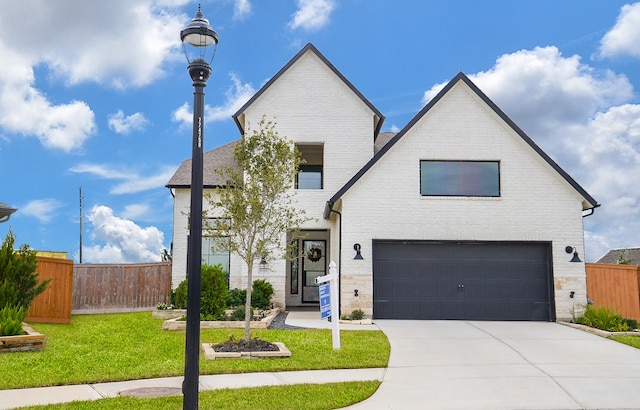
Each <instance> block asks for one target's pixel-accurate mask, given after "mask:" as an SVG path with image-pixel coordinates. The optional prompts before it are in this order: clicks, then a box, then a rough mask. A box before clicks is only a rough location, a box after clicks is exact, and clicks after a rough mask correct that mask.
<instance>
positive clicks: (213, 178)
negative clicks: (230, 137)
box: [165, 140, 238, 188]
mask: <svg viewBox="0 0 640 410" xmlns="http://www.w3.org/2000/svg"><path fill="white" fill-rule="evenodd" d="M237 142H238V141H237V140H236V141H232V142H229V143H227V144H225V145H223V146H221V147H218V148H215V149H212V150H210V151H207V152H205V153H204V156H203V161H202V168H203V172H204V174H203V181H202V182H203V187H205V188H215V187H219V186H222V185H224V183H225V181H224V180H223V179H222V178H221V177H220V176H219V175H218V174H217V173H216V172H215V170H216V169H218V168H220V167H229V166H237V164H236V162H235V160H234V158H233V150H234V148H235V146H236V143H237ZM165 186H166V187H167V188H189V187H190V186H191V158H189V159H187V160H185V161H183V162H182V164H180V167H179V168H178V170H177V171H176V172H175V174H173V177H171V179H170V180H169V182H168V183H167V185H165Z"/></svg>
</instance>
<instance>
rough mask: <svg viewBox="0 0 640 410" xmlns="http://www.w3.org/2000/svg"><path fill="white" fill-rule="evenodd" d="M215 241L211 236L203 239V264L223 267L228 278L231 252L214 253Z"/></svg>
mask: <svg viewBox="0 0 640 410" xmlns="http://www.w3.org/2000/svg"><path fill="white" fill-rule="evenodd" d="M213 249H214V239H213V238H212V237H210V236H204V237H203V238H202V264H203V265H209V266H215V265H222V267H223V268H224V270H225V272H227V276H228V275H229V251H228V250H226V249H225V250H218V249H216V250H215V252H214V250H213Z"/></svg>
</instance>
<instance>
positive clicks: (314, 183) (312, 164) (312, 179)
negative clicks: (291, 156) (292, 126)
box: [296, 144, 324, 189]
mask: <svg viewBox="0 0 640 410" xmlns="http://www.w3.org/2000/svg"><path fill="white" fill-rule="evenodd" d="M296 147H297V148H298V152H300V157H301V158H302V160H303V161H302V164H300V167H299V170H298V175H296V188H297V189H322V188H323V185H324V146H323V145H322V144H304V145H297V146H296Z"/></svg>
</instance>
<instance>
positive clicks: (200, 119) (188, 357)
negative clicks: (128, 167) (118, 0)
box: [180, 6, 218, 410]
mask: <svg viewBox="0 0 640 410" xmlns="http://www.w3.org/2000/svg"><path fill="white" fill-rule="evenodd" d="M180 40H181V41H182V48H183V49H184V53H185V55H186V57H187V62H188V63H189V66H188V70H189V75H190V76H191V79H192V80H193V87H194V88H195V91H194V92H193V144H192V150H193V153H192V156H191V211H190V218H189V219H190V222H189V249H188V251H187V266H188V268H189V270H188V272H187V279H188V287H187V330H186V342H185V364H184V382H183V384H182V393H183V396H184V397H183V404H182V408H183V409H185V410H186V409H188V410H193V409H197V408H198V385H199V380H198V378H199V375H200V366H199V365H200V363H199V359H200V288H201V283H202V278H201V275H202V259H201V258H202V174H203V171H202V168H203V166H202V162H203V156H204V154H203V150H202V141H203V137H204V87H206V86H207V80H208V79H209V76H210V75H211V65H210V63H211V62H212V61H213V56H214V55H215V49H216V46H217V45H218V34H217V33H216V32H215V31H214V30H213V29H212V28H211V26H210V25H209V20H207V19H206V18H204V15H203V14H202V11H201V10H200V6H198V13H196V16H195V17H194V18H193V19H192V20H191V22H190V23H189V24H188V25H187V27H185V28H184V29H183V30H182V31H180ZM209 52H210V53H211V56H210V57H208V53H209ZM207 60H208V61H207Z"/></svg>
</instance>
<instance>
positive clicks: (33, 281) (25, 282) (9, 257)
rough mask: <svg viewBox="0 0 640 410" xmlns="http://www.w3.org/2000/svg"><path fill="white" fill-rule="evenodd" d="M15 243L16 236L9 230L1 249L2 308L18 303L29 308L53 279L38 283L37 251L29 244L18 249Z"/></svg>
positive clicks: (0, 282)
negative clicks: (15, 248) (30, 247)
mask: <svg viewBox="0 0 640 410" xmlns="http://www.w3.org/2000/svg"><path fill="white" fill-rule="evenodd" d="M14 244H15V237H14V235H13V232H12V231H9V233H8V234H7V237H6V238H5V240H4V242H3V243H2V248H1V249H0V308H3V307H5V306H14V305H17V306H23V307H25V309H28V308H29V306H31V302H32V301H33V299H34V298H35V297H36V296H38V295H39V294H41V293H42V292H44V291H45V289H46V288H47V285H48V284H49V282H50V281H51V279H48V280H46V281H43V282H40V283H38V274H37V273H36V269H37V267H38V257H37V256H36V252H35V251H34V250H31V249H29V245H22V246H21V247H20V249H19V250H17V251H16V250H14Z"/></svg>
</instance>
